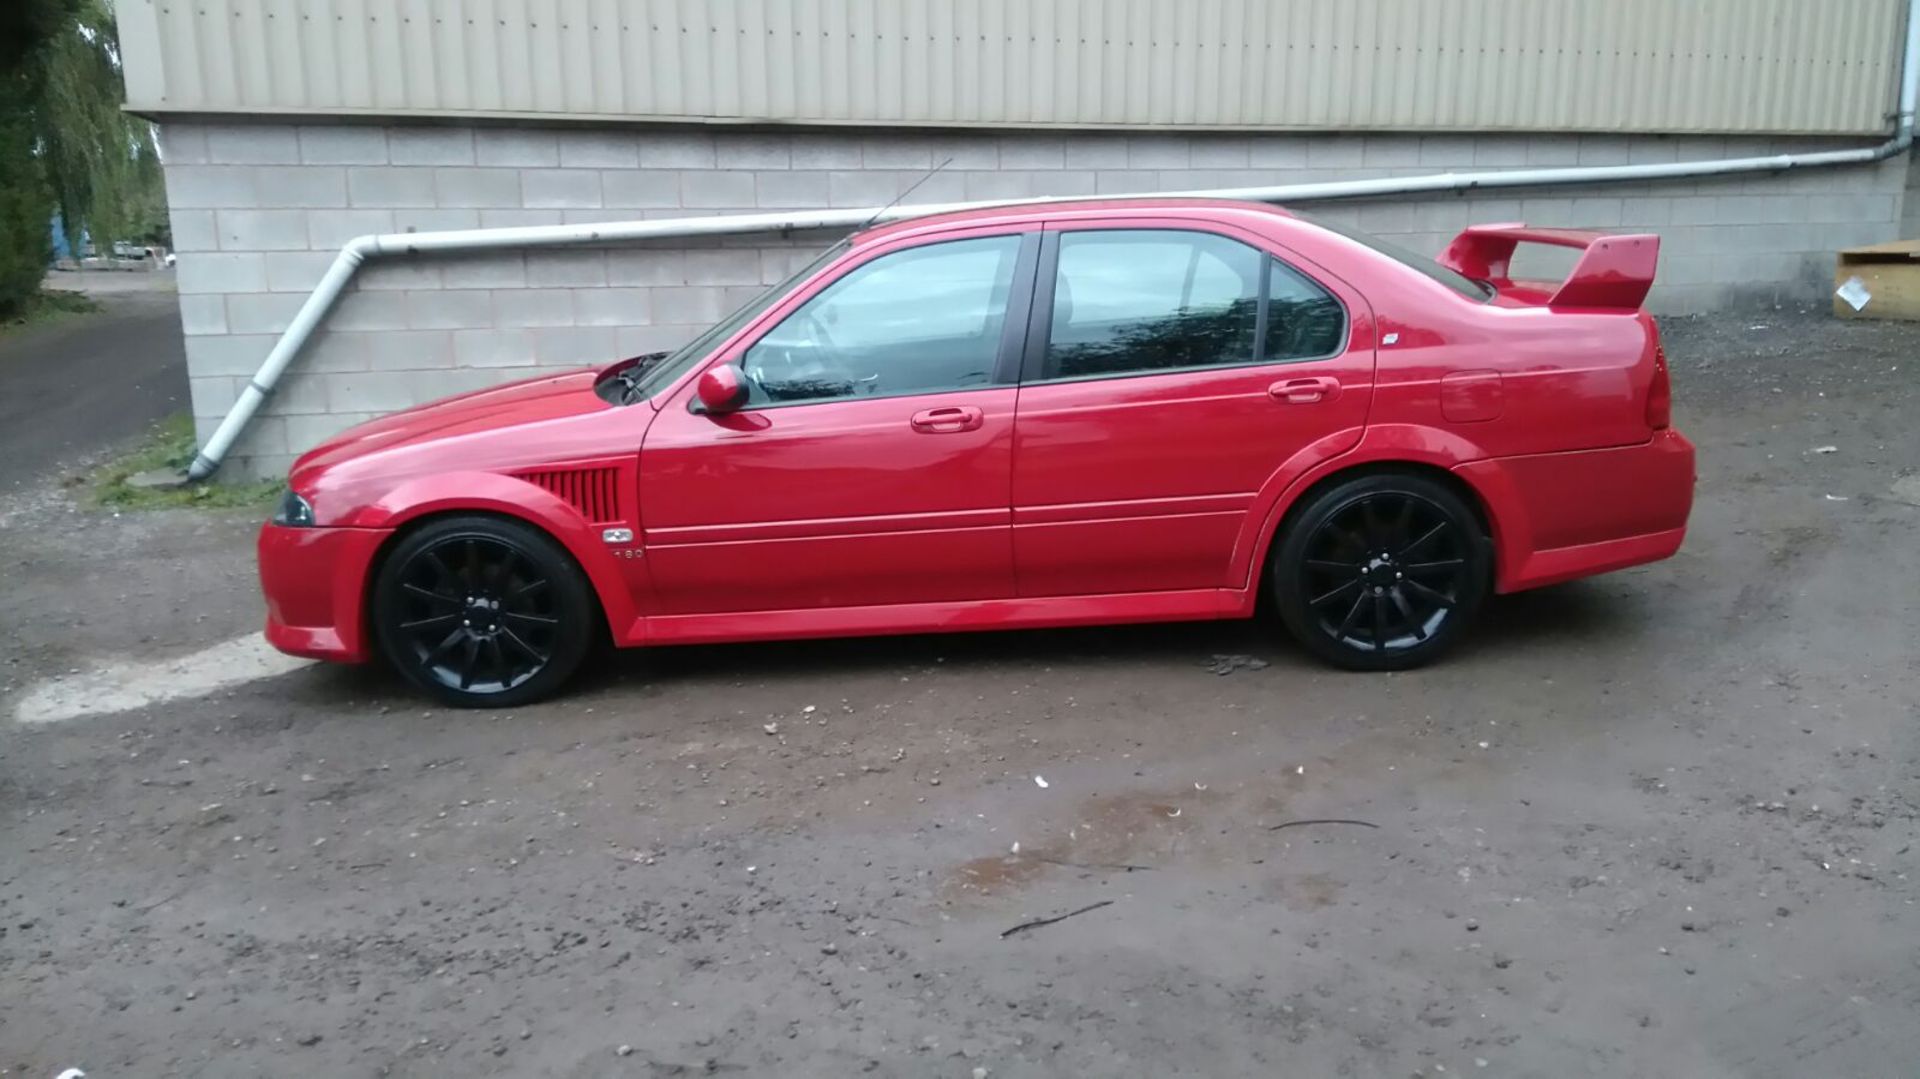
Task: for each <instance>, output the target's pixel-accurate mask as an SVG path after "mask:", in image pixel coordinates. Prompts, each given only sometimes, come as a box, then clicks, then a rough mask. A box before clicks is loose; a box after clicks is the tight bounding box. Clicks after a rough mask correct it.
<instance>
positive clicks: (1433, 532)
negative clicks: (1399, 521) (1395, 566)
mask: <svg viewBox="0 0 1920 1079" xmlns="http://www.w3.org/2000/svg"><path fill="white" fill-rule="evenodd" d="M1446 530H1447V522H1445V521H1441V522H1440V523H1439V524H1437V525H1434V526H1433V527H1432V528H1430V529H1428V530H1427V531H1426V533H1425V534H1424V535H1422V536H1421V537H1420V538H1419V539H1417V540H1414V541H1413V542H1412V543H1409V544H1407V545H1406V546H1405V547H1402V548H1400V549H1399V550H1398V551H1395V552H1394V553H1393V555H1394V557H1395V558H1405V557H1406V556H1408V555H1410V554H1412V553H1413V552H1415V551H1417V550H1419V549H1420V548H1422V547H1425V546H1426V545H1427V544H1429V543H1431V542H1433V540H1434V538H1435V537H1437V536H1439V535H1440V533H1442V532H1445V531H1446Z"/></svg>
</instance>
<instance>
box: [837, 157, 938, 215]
mask: <svg viewBox="0 0 1920 1079" xmlns="http://www.w3.org/2000/svg"><path fill="white" fill-rule="evenodd" d="M951 164H953V158H951V157H949V158H947V159H946V160H945V161H942V162H940V163H939V164H938V165H935V166H934V167H932V168H930V169H928V170H927V171H926V174H925V175H924V176H921V177H920V178H919V179H918V180H915V181H914V182H913V183H911V184H908V185H907V189H906V190H905V191H902V192H900V193H899V194H898V195H895V196H894V197H893V201H892V202H889V203H887V204H886V205H885V206H882V207H880V208H879V209H878V210H875V211H874V212H873V216H872V217H869V218H867V219H866V220H865V221H863V222H861V224H860V227H859V228H857V229H854V230H853V231H854V232H865V231H867V230H868V229H870V228H872V227H873V223H874V222H875V221H878V220H880V215H881V214H884V213H886V212H887V211H888V210H891V209H893V208H894V207H895V206H898V205H900V200H901V199H904V198H906V197H907V196H908V195H911V194H913V193H914V191H915V189H917V188H918V187H919V186H920V185H921V184H924V183H926V182H927V181H928V180H931V179H933V174H934V173H936V172H939V171H940V170H941V169H944V168H946V167H947V166H948V165H951Z"/></svg>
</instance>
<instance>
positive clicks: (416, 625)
mask: <svg viewBox="0 0 1920 1079" xmlns="http://www.w3.org/2000/svg"><path fill="white" fill-rule="evenodd" d="M458 621H460V612H459V611H454V612H453V613H451V614H436V615H433V616H431V617H429V618H416V619H414V620H413V621H411V622H402V623H400V628H401V629H429V628H431V627H433V626H448V625H452V624H453V623H455V622H458Z"/></svg>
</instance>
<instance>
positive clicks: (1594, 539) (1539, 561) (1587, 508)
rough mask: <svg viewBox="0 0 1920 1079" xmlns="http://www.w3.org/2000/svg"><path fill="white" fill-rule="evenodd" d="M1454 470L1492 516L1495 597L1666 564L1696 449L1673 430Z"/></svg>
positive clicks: (1678, 536)
mask: <svg viewBox="0 0 1920 1079" xmlns="http://www.w3.org/2000/svg"><path fill="white" fill-rule="evenodd" d="M1454 471H1455V472H1456V473H1458V474H1459V475H1460V476H1461V477H1462V478H1463V479H1465V480H1467V482H1469V483H1471V484H1472V485H1473V486H1474V488H1475V489H1476V490H1478V491H1480V492H1481V494H1482V495H1483V496H1484V497H1485V498H1486V500H1487V502H1488V505H1489V508H1490V509H1491V510H1492V511H1493V517H1494V520H1493V522H1492V524H1493V532H1494V548H1495V565H1496V574H1497V576H1496V582H1497V583H1496V587H1495V590H1496V591H1500V592H1518V591H1521V590H1523V589H1528V588H1539V587H1541V586H1543V585H1550V584H1558V583H1559V582H1561V581H1570V580H1573V579H1575V578H1578V577H1589V576H1592V575H1594V574H1596V573H1606V572H1609V571H1611V570H1616V569H1625V568H1626V567H1628V566H1637V565H1640V564H1642V563H1645V562H1657V561H1659V560H1660V559H1663V558H1668V557H1671V556H1672V555H1673V553H1674V552H1676V551H1678V550H1679V549H1680V544H1681V542H1682V541H1683V540H1684V539H1685V538H1686V534H1687V516H1688V514H1690V513H1691V512H1692V510H1693V485H1694V449H1693V443H1691V442H1689V441H1687V439H1686V438H1685V436H1683V435H1681V434H1680V433H1679V432H1678V431H1673V430H1666V431H1661V432H1659V433H1657V434H1656V435H1654V437H1653V438H1652V439H1651V440H1649V441H1648V442H1646V443H1644V444H1642V445H1638V446H1620V447H1614V448H1611V449H1604V450H1581V451H1576V452H1573V453H1545V454H1535V455H1531V456H1526V457H1497V458H1492V459H1489V460H1484V461H1475V462H1472V463H1470V464H1464V465H1461V466H1459V467H1458V468H1456V469H1455V470H1454Z"/></svg>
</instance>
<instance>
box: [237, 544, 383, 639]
mask: <svg viewBox="0 0 1920 1079" xmlns="http://www.w3.org/2000/svg"><path fill="white" fill-rule="evenodd" d="M390 535H392V532H390V531H389V530H386V529H374V528H285V527H282V526H280V525H275V524H268V525H265V526H263V527H262V528H261V529H260V541H259V554H260V590H261V591H262V592H263V593H265V595H266V599H267V627H266V637H267V643H268V644H271V645H273V646H274V647H275V648H278V649H279V650H280V651H282V652H285V653H287V654H288V655H294V656H305V657H307V658H309V659H326V660H333V661H334V662H337V663H363V662H365V661H366V660H367V658H368V656H369V652H368V644H367V633H366V611H365V606H366V594H367V587H366V584H367V570H368V568H369V567H370V566H372V564H373V556H374V554H375V553H376V552H377V551H379V549H380V545H381V544H382V543H384V542H385V541H386V539H387V537H388V536H390Z"/></svg>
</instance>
